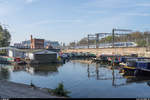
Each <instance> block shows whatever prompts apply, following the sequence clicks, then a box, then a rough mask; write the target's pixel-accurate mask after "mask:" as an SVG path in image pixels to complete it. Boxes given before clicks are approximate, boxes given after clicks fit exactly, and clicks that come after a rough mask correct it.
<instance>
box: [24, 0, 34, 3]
mask: <svg viewBox="0 0 150 100" xmlns="http://www.w3.org/2000/svg"><path fill="white" fill-rule="evenodd" d="M34 1H35V0H25V2H26V3H33V2H34Z"/></svg>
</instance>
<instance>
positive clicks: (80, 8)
mask: <svg viewBox="0 0 150 100" xmlns="http://www.w3.org/2000/svg"><path fill="white" fill-rule="evenodd" d="M0 22H1V24H5V25H8V26H7V28H8V29H9V30H10V32H11V34H12V43H15V42H20V41H22V40H27V39H29V38H30V35H31V34H32V35H33V36H34V37H37V38H44V39H47V40H54V41H55V40H56V41H60V42H65V43H68V42H70V41H74V40H75V41H77V40H79V39H81V38H83V37H85V36H87V34H94V33H98V32H111V30H112V28H125V29H133V30H134V31H136V30H140V31H149V30H150V0H0Z"/></svg>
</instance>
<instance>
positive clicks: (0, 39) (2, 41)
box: [0, 25, 11, 47]
mask: <svg viewBox="0 0 150 100" xmlns="http://www.w3.org/2000/svg"><path fill="white" fill-rule="evenodd" d="M10 40H11V35H10V33H9V31H8V30H7V29H4V28H3V27H2V26H1V25H0V47H6V46H9V45H10Z"/></svg>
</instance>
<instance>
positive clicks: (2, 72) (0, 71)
mask: <svg viewBox="0 0 150 100" xmlns="http://www.w3.org/2000/svg"><path fill="white" fill-rule="evenodd" d="M0 79H2V80H9V79H10V72H9V70H8V69H7V68H4V67H2V66H0Z"/></svg>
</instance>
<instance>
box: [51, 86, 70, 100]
mask: <svg viewBox="0 0 150 100" xmlns="http://www.w3.org/2000/svg"><path fill="white" fill-rule="evenodd" d="M51 93H53V94H54V95H57V96H65V97H69V96H68V93H70V92H69V91H67V90H65V89H64V85H63V83H59V84H58V87H57V88H56V89H53V90H51Z"/></svg>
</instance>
